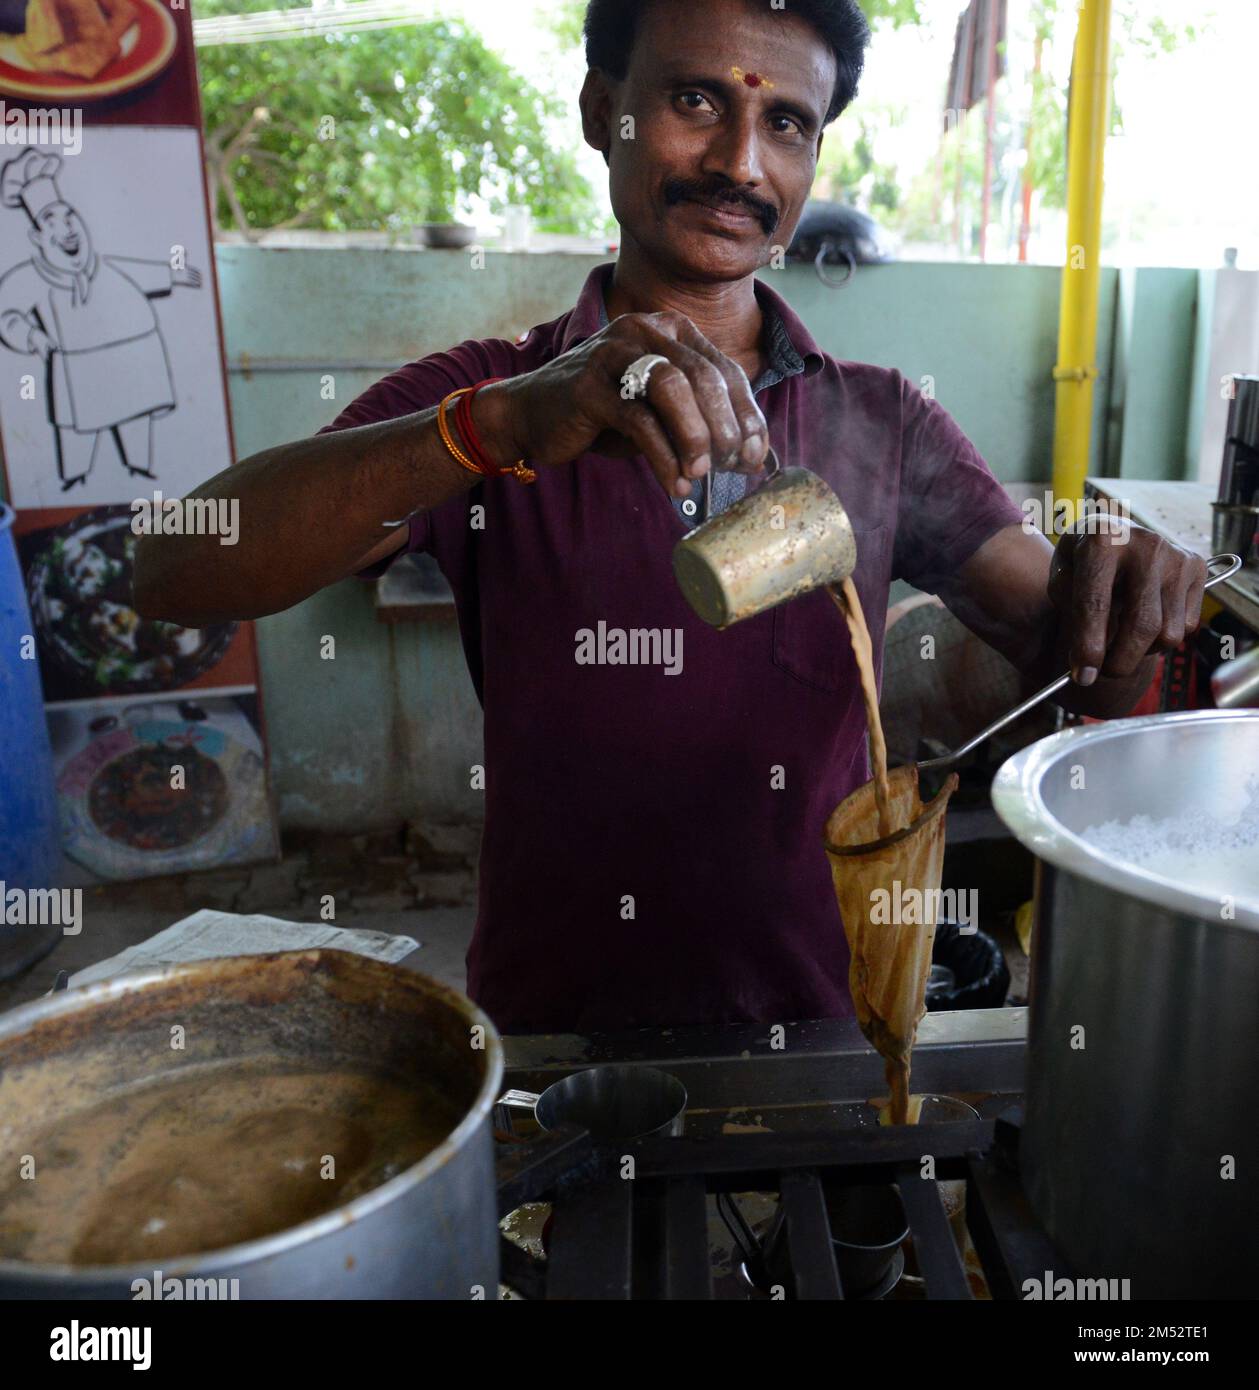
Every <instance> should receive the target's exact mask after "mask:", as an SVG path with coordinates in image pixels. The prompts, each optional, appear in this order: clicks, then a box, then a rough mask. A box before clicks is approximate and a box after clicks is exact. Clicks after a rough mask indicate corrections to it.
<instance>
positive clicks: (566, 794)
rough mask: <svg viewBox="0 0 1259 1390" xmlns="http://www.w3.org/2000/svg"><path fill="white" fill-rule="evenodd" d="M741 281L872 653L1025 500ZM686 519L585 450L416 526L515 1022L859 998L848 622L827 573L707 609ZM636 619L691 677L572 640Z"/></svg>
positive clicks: (932, 411)
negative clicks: (474, 716) (837, 865)
mask: <svg viewBox="0 0 1259 1390" xmlns="http://www.w3.org/2000/svg"><path fill="white" fill-rule="evenodd" d="M611 269H612V268H611V267H610V266H602V267H600V268H599V269H597V270H595V271H594V272H593V273H592V274H591V275H590V278H589V279H588V280H587V282H586V285H585V288H584V289H583V290H582V293H581V296H580V298H579V299H578V301H577V304H576V306H575V308H574V309H573V310H572V311H571V312H570V313H567V314H564V315H563V316H562V317H560V318H558V319H556V320H555V321H554V322H552V323H548V324H544V325H542V326H540V327H538V328H535V329H533V330H532V331H531V332H530V333H528V334H527V335H526V336H525V337H524V338H523V339H522V340H521V341H519V342H517V343H509V342H505V341H501V340H497V339H492V340H488V341H484V342H465V343H461V344H460V345H459V346H458V347H454V348H452V349H451V350H450V351H449V352H442V353H436V354H434V355H433V356H431V357H426V358H424V359H423V360H421V361H416V362H412V363H410V364H408V365H407V366H405V367H402V368H401V369H399V370H398V371H396V372H394V373H393V374H392V375H390V376H388V377H386V378H385V379H384V380H382V381H379V382H377V383H376V385H374V386H372V387H371V388H370V389H369V390H367V391H366V392H364V393H363V395H361V396H360V397H359V398H358V399H357V400H356V401H354V402H353V403H352V404H351V405H349V406H348V407H347V408H346V409H345V410H344V411H343V412H342V413H341V415H340V416H339V417H338V418H337V420H336V421H335V422H334V424H333V425H331V426H329V428H330V429H342V428H347V427H350V426H354V425H361V424H366V423H368V422H371V421H376V420H384V419H389V418H392V417H395V416H400V415H406V414H409V413H411V412H413V411H417V410H422V409H425V408H427V407H430V406H432V405H435V404H436V403H437V402H438V401H439V400H440V399H441V398H442V397H443V396H444V395H446V393H447V392H449V391H452V390H454V389H456V388H457V387H460V386H467V385H471V384H472V383H474V382H476V381H480V380H483V379H484V378H486V377H491V376H497V377H510V376H515V375H518V374H520V373H523V372H529V371H532V370H534V369H535V368H537V367H539V366H541V365H542V364H543V363H545V362H547V361H549V360H550V359H551V358H553V357H556V356H558V355H559V354H561V353H564V352H567V351H568V350H569V349H570V348H572V347H574V346H575V345H576V344H578V343H580V342H581V341H582V340H583V339H585V338H588V337H590V336H591V335H592V334H594V333H596V332H597V331H598V330H599V326H600V322H601V320H602V317H603V291H604V287H605V284H606V282H607V279H608V277H609V275H610V273H611ZM757 295H758V296H759V298H760V302H761V304H762V306H763V308H764V309H765V310H766V311H767V312H766V318H767V321H768V320H769V319H770V317H771V315H776V316H777V317H778V319H779V320H780V322H781V324H782V326H783V327H785V329H786V332H787V334H788V336H789V338H790V341H791V344H792V346H794V348H795V350H796V352H797V353H798V354H799V357H800V358H801V359H803V362H804V369H803V371H797V372H796V374H795V375H791V376H788V377H786V378H785V379H783V380H780V381H778V382H777V383H776V384H774V385H771V386H769V387H768V388H767V389H765V390H763V391H761V392H760V393H759V394H758V401H759V404H760V406H761V410H762V411H763V412H764V415H765V418H766V420H767V421H768V422H769V428H770V438H771V441H772V443H773V445H774V448H775V449H776V450H777V453H778V457H779V459H780V460H781V462H782V465H783V467H784V468H791V467H800V466H803V467H806V468H810V469H812V470H813V471H814V472H816V473H819V474H820V475H821V476H822V477H823V478H825V479H826V481H827V482H828V483H830V485H831V487H833V488H834V490H835V491H836V493H837V494H838V495H839V497H840V498H841V499H842V500H843V503H844V505H845V507H846V508H847V510H848V512H849V515H850V516H851V517H852V520H853V526H854V529H855V531H856V535H857V555H858V563H857V570H856V574H855V576H854V578H855V581H856V584H857V588H858V590H859V592H860V594H861V602H862V605H863V607H864V609H865V611H866V614H867V617H868V618H869V622H870V628H871V631H872V634H873V637H874V645H875V654H876V661H877V662H878V664H879V667H880V669H881V666H882V633H883V626H884V617H885V614H886V611H887V595H888V586H889V585H890V583H891V581H892V580H893V579H894V578H897V577H900V578H904V579H907V580H909V581H910V582H911V583H912V584H915V585H917V586H918V587H919V588H923V589H928V590H932V591H934V590H936V589H938V588H939V587H940V586H941V585H942V584H944V583H945V582H946V580H947V578H948V576H950V575H951V574H952V573H953V572H954V571H955V570H956V569H957V567H958V566H959V565H961V564H962V563H963V561H965V560H966V559H967V558H968V557H969V556H970V555H971V554H972V553H973V552H974V551H975V550H976V549H977V548H978V547H979V546H980V545H982V544H983V543H984V541H986V540H987V539H988V538H989V537H990V536H992V535H993V533H994V532H996V531H997V530H998V529H1000V528H1001V527H1003V526H1008V525H1012V524H1017V523H1018V522H1020V521H1021V519H1022V518H1021V515H1020V513H1019V511H1018V509H1017V508H1016V507H1015V506H1014V504H1013V503H1012V502H1011V501H1010V500H1009V498H1008V497H1007V495H1006V493H1005V492H1004V491H1003V489H1002V488H1001V486H1000V484H999V483H998V482H997V481H996V480H995V478H994V477H993V476H992V474H991V473H990V472H989V470H988V468H987V466H986V465H985V463H984V461H983V460H982V459H981V458H980V456H979V454H978V453H977V451H976V450H975V448H974V446H973V445H972V444H971V443H970V442H969V441H968V440H967V439H966V437H965V436H964V435H963V434H962V432H961V430H960V429H959V428H958V427H957V425H956V424H955V423H954V421H953V420H952V419H951V418H950V416H949V415H948V414H947V413H946V411H944V410H943V409H942V408H941V407H940V406H939V405H938V404H936V403H935V402H933V401H930V400H928V399H926V398H925V397H924V396H923V395H922V394H921V393H920V392H919V391H918V390H916V389H915V388H914V387H913V386H911V385H910V384H909V382H907V381H906V380H905V379H904V378H903V377H902V376H901V375H900V373H899V372H896V371H890V370H887V369H885V368H882V367H872V366H866V365H863V364H860V363H854V362H839V361H836V360H835V359H834V358H832V357H829V356H827V355H826V354H825V353H823V352H822V351H821V350H820V349H819V348H818V346H817V344H816V343H815V342H814V341H813V339H812V337H811V336H810V334H809V333H808V331H807V330H806V329H805V327H804V325H803V324H802V323H801V322H800V320H799V319H798V318H797V317H796V315H795V314H794V313H793V312H792V311H791V309H790V308H788V306H787V305H786V303H785V302H784V301H783V300H782V299H781V298H780V297H779V296H778V295H776V294H775V293H774V292H773V291H772V290H770V289H769V288H768V287H767V286H766V285H765V284H764V283H760V282H758V285H757ZM752 485H753V486H755V485H756V484H755V483H753V484H752ZM474 507H483V508H484V516H483V527H480V528H478V527H477V526H476V525H474V524H473V521H474V519H475V517H474V514H473V512H472V509H473V508H474ZM478 515H479V514H478ZM689 524H690V523H689V522H687V521H685V520H684V519H683V518H682V516H680V515H679V513H678V511H677V510H676V509H675V507H674V505H673V503H672V502H671V501H670V499H669V498H668V497H667V496H666V495H665V493H664V491H663V490H662V489H661V487H660V485H659V483H658V482H657V481H656V479H655V476H654V474H653V473H652V471H651V469H650V467H649V465H648V464H647V463H646V461H645V460H644V459H642V458H636V459H632V460H628V461H626V460H622V459H607V458H602V457H597V456H594V455H590V454H587V455H585V456H584V457H582V458H579V459H577V460H576V461H575V462H573V463H571V464H567V465H564V466H561V467H555V468H547V469H544V470H542V472H541V475H540V477H539V478H538V481H537V483H536V484H535V485H534V486H531V487H526V486H522V485H521V484H519V483H517V482H516V481H515V480H514V479H511V478H504V479H499V480H495V481H492V482H487V483H485V484H481V485H478V486H477V487H475V488H474V489H473V490H472V491H471V492H469V493H468V494H467V495H465V496H461V497H458V498H455V499H454V500H452V501H450V502H448V503H445V504H444V505H442V506H440V507H436V508H434V509H433V510H432V511H430V512H425V513H418V514H416V515H415V516H413V517H412V518H411V520H410V523H409V525H410V537H409V544H408V549H410V550H425V551H428V552H429V553H431V554H432V555H433V556H435V557H436V559H437V562H438V564H439V565H440V566H441V569H442V571H443V572H444V574H445V575H446V577H447V579H449V581H450V585H451V588H452V589H453V590H454V595H455V604H456V608H457V612H458V617H459V627H460V632H461V635H462V639H463V646H464V652H465V654H466V657H467V661H468V667H469V670H470V672H471V675H472V680H473V683H474V685H475V687H476V691H477V695H478V697H479V698H480V700H481V703H482V706H483V708H484V712H485V838H484V842H483V845H482V852H481V866H480V893H479V899H478V910H477V922H476V930H475V933H474V936H473V939H472V945H471V948H470V950H469V953H468V988H469V992H470V993H471V995H472V997H473V998H474V999H475V1000H476V1001H477V1002H478V1003H479V1004H480V1005H481V1006H482V1007H483V1008H484V1009H485V1010H486V1011H487V1012H488V1013H489V1015H490V1016H491V1017H492V1018H493V1019H494V1021H495V1022H496V1023H497V1024H498V1026H499V1027H500V1028H501V1029H503V1030H504V1031H507V1032H556V1031H576V1032H589V1031H592V1030H604V1029H615V1028H624V1027H633V1026H637V1025H661V1024H663V1025H670V1024H679V1025H681V1024H701V1023H722V1022H735V1021H742V1022H761V1023H778V1022H786V1021H789V1020H793V1019H808V1018H826V1017H837V1016H842V1015H845V1014H849V1013H851V1012H852V1004H851V1000H850V997H849V993H848V948H847V944H846V942H845V938H844V934H843V929H842V925H841V922H840V917H839V910H838V907H837V905H836V902H835V897H834V892H833V889H832V886H831V880H830V869H829V866H828V863H827V859H826V855H825V853H824V852H823V849H822V830H823V826H824V824H825V822H826V818H827V816H828V814H829V813H830V811H831V810H832V809H833V808H834V807H835V806H836V805H837V804H838V803H839V802H840V801H842V800H843V799H844V797H845V796H847V795H848V793H849V792H851V791H852V790H853V789H854V788H855V787H857V786H859V785H860V784H861V783H862V782H865V781H867V780H868V778H869V768H868V760H867V751H866V728H865V716H864V712H863V709H862V703H861V694H860V689H859V686H858V681H857V672H856V667H855V665H854V662H853V656H852V649H851V647H850V644H849V640H848V636H847V633H846V630H845V628H844V625H843V622H842V619H841V617H840V615H839V613H838V612H837V610H836V609H835V606H834V604H833V603H832V602H831V601H830V599H829V598H828V597H827V596H826V595H825V594H824V593H820V592H818V593H813V594H809V595H806V596H805V597H804V598H800V599H796V600H795V601H794V602H792V603H789V604H786V605H784V606H783V607H780V608H777V609H775V610H773V611H771V612H769V613H764V614H761V615H760V616H758V617H755V618H752V619H749V620H747V621H745V622H743V623H740V624H737V625H736V626H735V627H733V628H731V629H730V630H728V631H726V632H716V631H714V630H713V629H712V628H710V627H707V626H706V625H705V624H704V623H702V622H701V621H700V620H699V619H698V618H697V617H696V616H695V615H694V614H693V613H692V611H691V609H690V608H689V607H688V606H687V603H686V601H685V600H684V599H683V597H682V595H681V593H680V592H679V590H678V587H677V585H676V583H675V582H674V578H673V571H672V568H671V565H670V556H671V553H672V550H673V547H674V545H675V544H676V542H677V541H678V539H679V538H680V537H681V536H682V535H684V534H685V532H686V531H687V529H689ZM399 553H401V552H399ZM600 624H603V625H604V627H603V629H602V634H603V635H602V639H600V636H599V634H600V631H601V629H600ZM635 629H649V630H652V631H654V632H656V633H661V634H663V633H664V632H665V631H666V630H672V631H673V632H675V633H680V643H681V647H680V650H681V655H682V660H681V663H680V665H681V669H680V670H679V671H677V672H676V673H675V674H670V672H669V670H668V669H667V668H666V666H665V665H664V664H662V663H658V664H652V663H650V662H645V663H640V664H612V663H610V662H608V661H606V660H605V661H603V662H595V663H593V664H591V663H587V662H583V661H580V660H579V656H580V655H588V654H589V652H590V651H591V650H593V651H594V652H595V653H596V654H599V653H602V655H603V656H604V657H606V656H608V655H609V654H612V655H614V656H615V655H616V654H617V653H616V642H615V639H616V634H617V632H618V631H619V632H622V633H626V634H628V633H629V632H630V631H632V630H635ZM583 633H589V634H592V636H591V637H583ZM670 640H672V641H674V642H676V641H678V640H679V639H678V638H677V637H674V638H672V639H670ZM673 651H674V652H676V648H674V649H673ZM644 654H645V655H647V656H651V655H653V653H652V652H651V651H650V650H647V651H645V653H644V652H640V653H639V655H644ZM667 654H670V649H669V648H667V647H665V648H662V649H661V655H667ZM676 664H677V663H676V662H675V665H676ZM420 714H421V716H422V714H423V712H422V711H420Z"/></svg>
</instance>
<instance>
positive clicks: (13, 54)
mask: <svg viewBox="0 0 1259 1390" xmlns="http://www.w3.org/2000/svg"><path fill="white" fill-rule="evenodd" d="M176 41H177V33H176V29H175V21H174V20H173V19H172V18H171V15H170V12H169V11H168V10H167V8H166V6H165V5H163V4H162V3H161V0H0V95H4V96H16V97H33V98H60V99H62V100H63V101H65V102H69V103H76V102H84V101H98V100H101V99H103V98H105V97H112V96H117V95H118V94H119V93H120V92H129V91H131V90H132V89H133V88H135V87H139V86H142V85H143V84H144V83H145V82H148V81H150V80H151V79H152V78H154V77H156V76H157V74H158V73H160V72H161V71H162V70H163V69H164V68H165V67H166V65H167V64H168V63H169V62H170V60H171V58H172V57H173V56H174V53H175V46H176Z"/></svg>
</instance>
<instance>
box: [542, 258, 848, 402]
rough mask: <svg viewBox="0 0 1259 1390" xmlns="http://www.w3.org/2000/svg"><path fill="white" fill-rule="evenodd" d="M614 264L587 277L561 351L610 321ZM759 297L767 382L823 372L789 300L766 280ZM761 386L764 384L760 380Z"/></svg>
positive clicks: (597, 268) (822, 361) (758, 285)
mask: <svg viewBox="0 0 1259 1390" xmlns="http://www.w3.org/2000/svg"><path fill="white" fill-rule="evenodd" d="M614 268H615V267H614V266H611V265H598V266H595V268H594V269H593V270H592V271H591V272H590V274H589V275H588V276H587V277H586V283H585V284H584V285H583V286H582V291H581V293H580V294H579V295H578V296H577V303H576V304H575V305H574V306H573V309H572V312H571V313H570V314H569V316H568V323H567V324H566V325H565V328H564V332H563V335H562V337H561V338H560V344H559V352H560V353H565V352H568V351H569V350H570V349H572V348H575V347H576V346H577V344H578V343H584V342H585V341H586V339H587V338H593V337H594V335H595V334H596V333H598V331H599V329H600V328H601V327H603V325H604V323H605V322H606V321H607V309H606V307H605V301H604V291H605V290H606V289H607V286H608V282H609V281H610V280H611V278H612V271H613V270H614ZM756 298H757V300H758V302H759V303H760V306H761V311H762V313H764V315H765V322H766V325H767V329H768V341H767V343H766V349H767V354H768V357H769V371H768V372H767V373H766V376H767V377H771V376H772V377H774V381H764V379H763V381H764V384H765V385H774V384H775V382H777V381H781V380H782V379H783V378H784V377H788V376H795V375H796V374H797V373H799V372H801V371H803V373H804V375H805V376H813V375H814V373H816V372H820V371H821V370H822V367H823V365H824V364H825V359H824V358H823V356H822V349H821V348H819V347H818V345H817V343H816V342H814V340H813V335H812V334H811V333H810V332H809V330H808V329H807V328H806V327H805V326H804V324H803V323H801V321H800V319H799V317H798V316H797V315H796V313H795V311H794V310H793V309H792V308H791V307H790V306H789V305H788V303H787V301H786V300H785V299H783V297H782V296H781V295H780V294H778V293H777V292H776V291H774V290H771V289H770V287H769V286H768V285H767V284H766V283H765V282H764V281H763V280H758V281H757V282H756ZM557 355H558V354H557ZM757 387H758V389H759V388H760V387H761V383H760V382H758V383H757Z"/></svg>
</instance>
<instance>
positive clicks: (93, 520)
mask: <svg viewBox="0 0 1259 1390" xmlns="http://www.w3.org/2000/svg"><path fill="white" fill-rule="evenodd" d="M132 515H133V513H132V510H131V508H130V507H128V506H113V507H97V508H95V509H94V510H92V511H90V512H85V513H83V515H82V516H78V517H75V518H74V520H73V521H69V522H66V523H65V524H64V525H62V526H57V527H54V528H53V529H51V530H47V531H40V532H37V533H33V534H32V535H31V536H29V537H24V538H23V543H22V549H23V553H24V558H25V560H26V594H27V599H28V601H29V603H30V608H31V617H32V619H33V621H34V625H35V631H36V635H37V638H38V641H39V648H40V658H41V667H42V669H43V672H44V685H45V690H44V695H45V698H46V699H50V700H51V699H82V698H90V697H96V696H106V695H138V694H146V693H152V692H155V691H163V690H175V689H178V688H179V687H180V686H183V685H187V684H188V682H189V681H192V680H195V679H196V678H197V677H198V676H200V675H202V674H203V673H204V672H206V671H208V670H210V669H211V668H212V667H214V666H215V665H217V664H218V662H219V661H221V660H222V658H223V656H224V654H225V653H226V651H227V649H228V647H229V646H230V645H231V641H232V638H233V637H234V636H235V634H236V630H237V627H238V626H239V625H238V624H237V623H217V624H214V625H213V626H210V627H201V628H191V627H180V626H179V625H178V624H176V623H165V622H160V621H157V620H155V619H151V618H142V617H141V616H140V615H139V614H138V613H137V612H136V611H135V609H134V608H133V607H132V602H133V599H132V593H131V573H132V565H133V560H134V556H135V546H136V540H137V537H136V536H135V534H134V533H133V532H132V529H131V521H132Z"/></svg>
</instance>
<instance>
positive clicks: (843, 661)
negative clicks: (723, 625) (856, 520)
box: [774, 524, 892, 694]
mask: <svg viewBox="0 0 1259 1390" xmlns="http://www.w3.org/2000/svg"><path fill="white" fill-rule="evenodd" d="M854 535H855V538H856V541H857V572H856V574H855V575H854V576H853V577H854V579H855V580H856V584H857V591H858V593H859V594H860V596H861V604H862V607H863V609H864V610H865V615H866V622H867V623H868V624H869V625H870V626H871V628H872V629H873V628H874V627H875V625H876V624H877V625H878V626H879V629H880V630H879V631H873V630H872V631H871V637H872V638H873V639H874V643H875V649H876V651H877V649H878V647H879V646H880V645H881V643H880V637H881V627H882V624H883V622H884V612H883V608H884V605H885V604H886V600H887V590H888V582H889V577H890V559H891V542H892V533H891V528H890V527H889V526H887V525H886V524H884V525H882V526H874V527H871V528H870V529H869V530H868V531H855V532H854ZM876 598H877V599H878V600H879V602H878V604H877V609H876V603H875V600H876ZM774 665H775V666H777V667H778V668H779V669H780V670H782V671H786V672H787V674H788V675H790V676H794V677H795V679H796V680H798V681H801V682H802V683H803V684H805V685H808V686H812V687H813V689H815V690H824V691H826V692H828V693H829V694H838V693H839V692H840V691H841V690H849V689H851V688H852V685H853V682H854V681H855V680H856V679H857V666H856V662H855V660H854V659H853V654H852V643H851V641H850V640H849V637H848V628H847V625H846V624H845V622H844V619H843V615H842V614H841V613H840V611H839V609H838V608H837V607H836V606H835V601H834V599H832V598H831V596H830V595H829V594H828V593H827V592H826V590H825V589H815V590H814V591H813V592H812V593H808V594H805V595H803V597H801V598H796V599H792V600H791V601H790V602H789V603H784V604H780V605H779V606H778V607H777V608H775V609H774Z"/></svg>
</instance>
